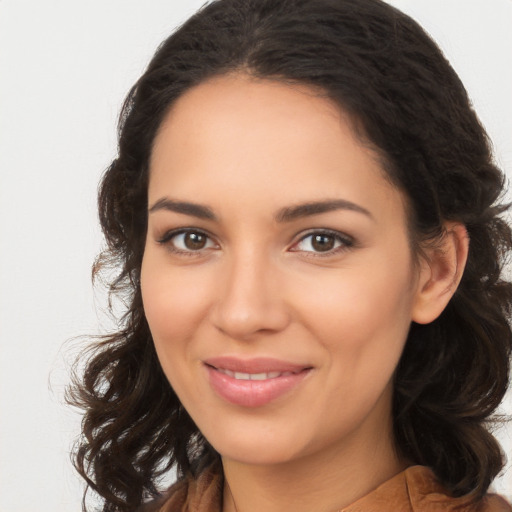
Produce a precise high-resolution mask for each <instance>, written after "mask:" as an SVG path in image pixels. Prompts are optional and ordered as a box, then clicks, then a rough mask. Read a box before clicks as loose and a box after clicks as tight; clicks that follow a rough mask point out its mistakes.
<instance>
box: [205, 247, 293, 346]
mask: <svg viewBox="0 0 512 512" xmlns="http://www.w3.org/2000/svg"><path fill="white" fill-rule="evenodd" d="M278 274H279V270H278V269H276V268H275V265H272V263H271V262H270V261H268V260H267V259H266V258H264V257H262V256H261V255H257V254H255V253H254V252H252V253H251V254H246V255H245V256H243V255H240V257H239V258H237V259H236V260H235V259H232V260H230V261H226V262H225V264H224V271H223V272H222V273H220V274H219V276H218V282H219V295H218V297H217V299H216V302H215V304H214V307H213V311H212V321H213V323H214V324H215V326H216V328H217V329H219V330H220V331H221V332H222V333H224V334H225V335H227V336H229V337H231V338H233V339H237V340H241V341H242V340H250V339H252V338H254V337H255V336H257V335H261V334H272V333H277V332H279V331H282V330H283V329H285V328H286V326H287V325H288V324H289V322H290V315H289V311H288V308H287V305H286V301H285V298H284V290H283V286H281V285H282V282H281V281H282V280H281V279H279V275H278Z"/></svg>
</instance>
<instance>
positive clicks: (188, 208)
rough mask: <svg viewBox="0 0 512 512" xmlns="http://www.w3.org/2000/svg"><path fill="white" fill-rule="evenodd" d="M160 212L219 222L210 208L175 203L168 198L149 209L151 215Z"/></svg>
mask: <svg viewBox="0 0 512 512" xmlns="http://www.w3.org/2000/svg"><path fill="white" fill-rule="evenodd" d="M159 210H167V211H170V212H175V213H183V214H184V215H192V216H193V217H198V218H199V219H206V220H217V217H216V216H215V214H214V213H213V211H212V209H211V208H209V207H208V206H204V205H202V204H197V203H189V202H187V201H174V200H172V199H168V198H166V197H164V198H162V199H159V200H158V201H157V202H156V203H155V204H154V205H153V206H151V207H150V208H149V213H154V212H157V211H159Z"/></svg>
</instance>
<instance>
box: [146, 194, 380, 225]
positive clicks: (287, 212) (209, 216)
mask: <svg viewBox="0 0 512 512" xmlns="http://www.w3.org/2000/svg"><path fill="white" fill-rule="evenodd" d="M160 210H166V211H170V212H175V213H182V214H184V215H192V216H194V217H197V218H199V219H206V220H213V221H217V220H218V219H217V216H216V215H215V214H214V213H213V210H212V209H211V208H210V207H209V206H205V205H202V204H198V203H191V202H188V201H175V200H173V199H169V198H167V197H164V198H162V199H159V200H158V201H157V202H156V203H155V204H154V205H153V206H151V207H150V208H149V213H154V212H157V211H160ZM335 210H349V211H353V212H358V213H362V214H364V215H366V216H367V217H370V218H371V219H373V215H372V214H371V213H370V212H369V211H368V210H367V209H366V208H363V207H362V206H359V205H357V204H355V203H352V202H351V201H346V200H345V199H328V200H325V201H314V202H310V203H303V204H298V205H295V206H287V207H285V208H282V209H281V210H279V211H278V212H277V214H276V215H275V220H276V222H279V223H282V222H291V221H293V220H296V219H300V218H303V217H309V216H311V215H319V214H321V213H327V212H332V211H335Z"/></svg>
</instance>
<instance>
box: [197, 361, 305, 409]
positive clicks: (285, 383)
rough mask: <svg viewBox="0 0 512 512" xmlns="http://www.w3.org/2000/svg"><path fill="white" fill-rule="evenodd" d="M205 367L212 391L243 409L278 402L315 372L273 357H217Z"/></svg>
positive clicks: (206, 363) (205, 364) (205, 363)
mask: <svg viewBox="0 0 512 512" xmlns="http://www.w3.org/2000/svg"><path fill="white" fill-rule="evenodd" d="M204 367H205V369H206V371H207V372H208V378H209V382H210V385H211V387H212V389H213V390H214V391H215V392H216V393H217V394H218V395H219V396H220V397H221V398H223V399H224V400H226V401H227V402H229V403H232V404H234V405H239V406H242V407H261V406H263V405H266V404H268V403H270V402H272V401H274V400H276V399H278V398H279V397H281V396H283V395H285V394H287V393H289V392H290V391H292V390H293V389H295V388H296V387H297V386H298V385H299V384H300V383H301V382H302V380H303V379H304V378H305V377H306V376H307V375H308V374H309V373H310V371H311V370H312V367H311V366H308V365H300V364H295V363H291V362H287V361H281V360H278V359H272V358H255V359H239V358H236V357H215V358H211V359H207V360H206V361H204ZM235 373H236V374H239V375H237V377H239V378H236V377H235V375H234V374H235ZM240 374H241V375H240ZM244 374H249V375H244ZM264 374H270V375H268V376H265V375H264ZM246 377H249V378H246ZM251 377H254V380H251Z"/></svg>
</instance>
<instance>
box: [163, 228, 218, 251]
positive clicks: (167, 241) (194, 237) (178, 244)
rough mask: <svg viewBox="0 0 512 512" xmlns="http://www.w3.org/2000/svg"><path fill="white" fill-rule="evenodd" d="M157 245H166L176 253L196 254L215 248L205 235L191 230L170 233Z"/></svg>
mask: <svg viewBox="0 0 512 512" xmlns="http://www.w3.org/2000/svg"><path fill="white" fill-rule="evenodd" d="M158 243H160V244H164V245H167V246H168V247H169V248H170V250H172V251H173V252H177V253H192V252H198V251H201V250H204V249H211V248H214V247H216V246H217V245H216V244H215V243H214V241H213V240H212V239H211V238H210V237H209V236H208V235H207V234H206V233H204V232H202V231H198V230H193V229H187V230H181V231H171V232H170V233H167V234H166V235H164V236H163V237H162V238H161V239H160V240H158Z"/></svg>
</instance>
